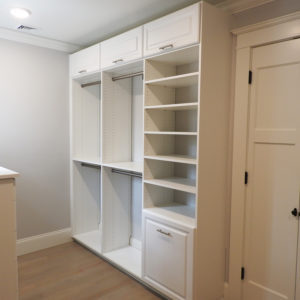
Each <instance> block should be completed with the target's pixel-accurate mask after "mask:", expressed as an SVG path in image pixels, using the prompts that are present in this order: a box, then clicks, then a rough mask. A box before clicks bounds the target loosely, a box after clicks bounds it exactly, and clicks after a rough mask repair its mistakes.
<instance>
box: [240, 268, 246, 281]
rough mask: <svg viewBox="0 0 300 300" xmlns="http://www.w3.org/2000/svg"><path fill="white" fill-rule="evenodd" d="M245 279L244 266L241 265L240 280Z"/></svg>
mask: <svg viewBox="0 0 300 300" xmlns="http://www.w3.org/2000/svg"><path fill="white" fill-rule="evenodd" d="M244 279H245V268H244V267H242V268H241V280H244Z"/></svg>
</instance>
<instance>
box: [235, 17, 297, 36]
mask: <svg viewBox="0 0 300 300" xmlns="http://www.w3.org/2000/svg"><path fill="white" fill-rule="evenodd" d="M297 19H300V11H296V12H294V13H292V14H288V15H284V16H281V17H277V18H273V19H269V20H266V21H262V22H259V23H256V24H252V25H247V26H243V27H239V28H236V29H233V30H232V31H231V32H232V33H233V34H234V35H240V34H243V33H248V32H252V31H256V30H259V29H263V28H266V27H271V26H274V25H278V24H282V23H287V22H289V21H293V20H297Z"/></svg>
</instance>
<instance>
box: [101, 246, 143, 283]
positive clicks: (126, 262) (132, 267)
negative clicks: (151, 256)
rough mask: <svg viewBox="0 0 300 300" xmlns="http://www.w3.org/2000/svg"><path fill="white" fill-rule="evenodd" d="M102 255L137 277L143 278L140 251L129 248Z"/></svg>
mask: <svg viewBox="0 0 300 300" xmlns="http://www.w3.org/2000/svg"><path fill="white" fill-rule="evenodd" d="M102 255H103V256H104V257H105V258H106V259H108V260H109V261H111V262H112V263H114V264H116V265H118V266H120V267H121V268H122V269H124V270H125V271H126V272H129V273H131V274H132V275H134V276H135V277H138V278H141V277H142V253H141V251H140V250H138V249H136V248H134V247H131V246H128V247H125V248H121V249H117V250H114V251H111V252H107V253H103V254H102Z"/></svg>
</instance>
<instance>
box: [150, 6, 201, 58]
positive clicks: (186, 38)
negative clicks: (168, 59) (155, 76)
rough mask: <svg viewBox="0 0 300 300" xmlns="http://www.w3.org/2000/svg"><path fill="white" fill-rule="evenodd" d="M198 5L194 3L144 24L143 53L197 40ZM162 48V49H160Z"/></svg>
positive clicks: (196, 41) (153, 52) (152, 52)
mask: <svg viewBox="0 0 300 300" xmlns="http://www.w3.org/2000/svg"><path fill="white" fill-rule="evenodd" d="M199 14H200V5H199V3H196V4H194V5H191V6H188V7H186V8H184V9H181V10H179V11H177V12H175V13H172V14H169V15H167V16H165V17H162V18H160V19H158V20H155V21H152V22H150V23H148V24H145V25H144V55H145V56H148V55H151V54H155V53H158V52H160V51H163V50H164V49H167V48H170V47H166V46H168V45H172V47H171V48H178V47H182V46H185V45H189V44H193V43H198V42H199V28H200V26H199V25H200V24H199V22H200V20H199V18H200V16H199ZM160 48H163V49H160Z"/></svg>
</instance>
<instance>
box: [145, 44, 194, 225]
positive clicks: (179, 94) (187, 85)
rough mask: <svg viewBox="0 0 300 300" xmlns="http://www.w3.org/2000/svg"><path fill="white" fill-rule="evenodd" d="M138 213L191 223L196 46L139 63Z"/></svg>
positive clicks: (192, 207) (192, 213) (192, 206)
mask: <svg viewBox="0 0 300 300" xmlns="http://www.w3.org/2000/svg"><path fill="white" fill-rule="evenodd" d="M144 88H145V102H144V105H145V107H144V209H147V210H151V211H153V212H155V213H157V214H158V215H161V216H164V215H165V216H168V217H171V218H173V219H174V221H175V222H176V221H178V220H181V221H182V222H186V223H187V224H188V225H191V224H195V207H196V199H197V197H196V182H197V180H196V174H197V144H198V141H197V140H198V130H197V124H198V121H197V120H198V108H199V99H198V95H199V91H198V88H199V46H198V45H196V46H191V47H188V48H185V49H181V50H177V51H173V52H169V53H165V54H162V55H158V56H155V57H152V58H149V59H146V61H145V86H144Z"/></svg>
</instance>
